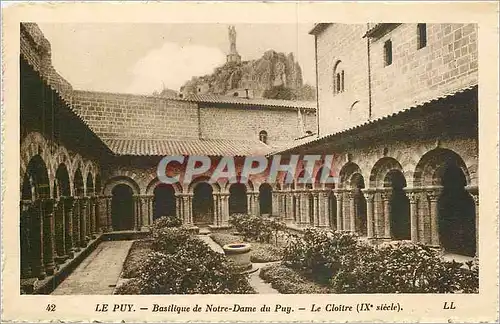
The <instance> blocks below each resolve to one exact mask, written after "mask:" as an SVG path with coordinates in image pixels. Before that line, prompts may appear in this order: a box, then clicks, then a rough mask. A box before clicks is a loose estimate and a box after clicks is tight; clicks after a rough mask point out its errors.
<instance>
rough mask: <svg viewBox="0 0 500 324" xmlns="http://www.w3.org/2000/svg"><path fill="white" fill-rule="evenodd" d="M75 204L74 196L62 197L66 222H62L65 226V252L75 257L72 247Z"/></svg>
mask: <svg viewBox="0 0 500 324" xmlns="http://www.w3.org/2000/svg"><path fill="white" fill-rule="evenodd" d="M74 206H75V198H73V197H66V198H65V199H64V213H65V216H66V222H65V224H64V226H65V234H66V238H65V242H64V243H65V244H64V246H65V248H64V250H65V254H66V255H67V256H68V257H69V258H73V257H75V252H74V249H73V246H74V242H73V207H74Z"/></svg>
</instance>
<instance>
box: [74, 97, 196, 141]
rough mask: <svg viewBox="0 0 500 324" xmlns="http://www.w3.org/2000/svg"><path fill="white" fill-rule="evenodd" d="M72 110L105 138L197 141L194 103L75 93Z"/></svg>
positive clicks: (153, 98) (157, 98)
mask: <svg viewBox="0 0 500 324" xmlns="http://www.w3.org/2000/svg"><path fill="white" fill-rule="evenodd" d="M73 108H74V109H75V110H76V111H77V113H78V114H79V115H80V116H81V117H82V118H83V119H84V120H85V121H86V122H87V123H88V124H89V125H90V127H91V128H92V130H93V131H94V132H95V133H96V134H97V135H98V136H99V137H102V138H105V139H127V138H133V139H163V138H198V117H197V105H196V104H195V103H188V102H183V101H180V100H169V99H165V98H159V97H153V96H139V95H129V94H115V93H104V92H90V91H74V92H73Z"/></svg>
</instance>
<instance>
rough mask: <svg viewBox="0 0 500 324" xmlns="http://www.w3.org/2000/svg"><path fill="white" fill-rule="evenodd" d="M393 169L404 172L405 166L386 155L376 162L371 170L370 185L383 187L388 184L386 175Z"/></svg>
mask: <svg viewBox="0 0 500 324" xmlns="http://www.w3.org/2000/svg"><path fill="white" fill-rule="evenodd" d="M392 170H398V171H401V172H403V167H402V166H401V164H400V163H399V162H398V161H397V160H396V159H395V158H392V157H387V156H386V157H383V158H381V159H379V160H378V161H377V162H375V164H374V165H373V168H372V170H371V172H370V187H371V188H381V187H384V186H386V183H385V180H387V178H386V176H387V174H388V173H389V172H391V171H392Z"/></svg>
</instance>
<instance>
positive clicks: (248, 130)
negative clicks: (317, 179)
mask: <svg viewBox="0 0 500 324" xmlns="http://www.w3.org/2000/svg"><path fill="white" fill-rule="evenodd" d="M20 35H21V37H20V127H21V133H20V213H21V216H20V247H21V278H22V284H21V286H22V287H23V290H24V291H25V292H32V291H35V292H43V291H46V290H44V289H49V288H50V287H52V286H53V284H54V282H55V281H57V280H59V279H57V278H58V275H59V274H60V273H61V272H64V271H67V269H69V268H70V267H71V266H72V264H74V263H75V262H76V261H75V260H77V261H78V260H81V259H82V258H83V257H85V256H86V255H88V253H89V251H90V250H91V249H92V248H94V247H95V246H96V245H97V244H98V243H99V241H100V239H101V237H102V233H104V232H110V231H123V230H129V231H141V230H146V229H147V227H148V226H149V225H150V224H151V223H152V222H153V220H154V219H155V218H157V217H160V216H165V215H177V216H179V217H180V218H181V219H183V221H184V222H185V223H186V224H189V225H191V226H200V227H201V226H204V227H205V226H206V227H212V228H217V227H227V225H228V218H229V214H231V213H235V212H241V213H246V212H250V213H255V214H271V213H272V212H273V210H272V207H271V203H272V199H273V196H272V189H273V186H274V185H272V184H263V182H264V180H263V178H259V177H254V178H251V179H250V181H249V182H248V183H245V184H241V183H240V184H233V185H231V184H229V183H228V181H227V179H226V181H225V182H224V181H222V182H218V183H215V184H208V183H207V182H206V180H207V177H209V176H210V174H211V172H212V171H213V168H212V169H210V170H208V171H207V172H205V174H203V175H201V176H199V177H196V178H194V179H193V181H192V182H191V183H189V184H187V185H181V184H179V185H166V184H164V183H160V182H159V180H158V179H157V168H158V164H159V162H160V160H161V158H162V157H164V156H169V155H183V156H186V157H187V156H190V155H203V156H208V157H210V159H211V160H212V161H213V165H215V164H216V163H217V162H218V161H219V160H220V159H221V158H222V157H225V156H231V157H232V156H235V157H236V168H237V170H238V172H239V170H241V167H242V160H243V158H244V157H245V156H248V155H258V156H263V155H265V154H268V153H269V152H270V151H272V150H276V149H277V148H279V147H284V146H289V145H291V144H292V143H293V142H294V141H295V140H296V139H299V138H304V136H308V135H310V134H312V133H313V132H314V131H315V129H316V128H317V126H316V104H315V103H314V102H291V101H280V100H266V99H245V98H235V97H221V96H214V95H199V96H198V95H197V96H194V97H192V98H189V99H186V98H184V99H182V98H167V97H159V96H140V95H132V94H117V93H103V92H93V91H82V90H76V89H73V88H72V86H71V85H70V84H69V83H68V82H67V81H66V80H65V79H64V78H63V77H61V76H60V75H59V74H58V73H57V72H56V71H55V69H54V67H53V66H52V62H51V46H50V43H49V42H48V41H47V40H46V39H45V37H44V36H43V34H42V32H41V31H40V29H39V28H38V26H37V25H36V24H33V23H23V24H21V33H20ZM185 166H186V165H185V164H182V165H177V166H174V167H173V168H174V169H175V168H180V169H183V168H185ZM259 198H260V200H259ZM261 202H262V204H261ZM274 207H275V208H276V207H277V203H276V204H275V205H274ZM274 212H275V213H276V211H274ZM54 278H56V279H54ZM59 278H61V275H59ZM37 280H38V281H37ZM54 280H55V281H54ZM35 282H38V284H35ZM48 287H49V288H48Z"/></svg>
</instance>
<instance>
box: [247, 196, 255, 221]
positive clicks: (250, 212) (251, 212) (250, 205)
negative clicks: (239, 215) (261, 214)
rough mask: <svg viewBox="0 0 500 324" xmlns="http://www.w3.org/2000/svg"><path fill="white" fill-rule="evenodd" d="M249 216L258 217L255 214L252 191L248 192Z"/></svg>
mask: <svg viewBox="0 0 500 324" xmlns="http://www.w3.org/2000/svg"><path fill="white" fill-rule="evenodd" d="M247 214H252V215H253V216H258V215H255V214H254V210H253V207H252V194H251V192H250V191H247Z"/></svg>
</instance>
